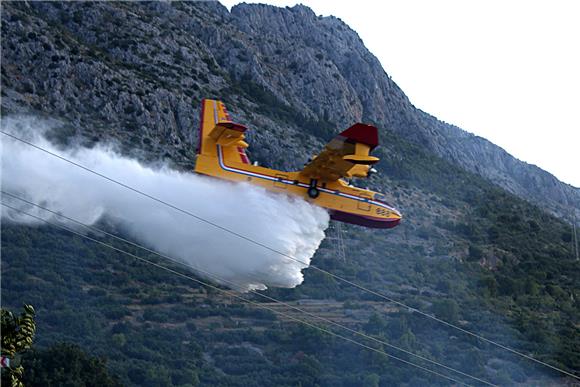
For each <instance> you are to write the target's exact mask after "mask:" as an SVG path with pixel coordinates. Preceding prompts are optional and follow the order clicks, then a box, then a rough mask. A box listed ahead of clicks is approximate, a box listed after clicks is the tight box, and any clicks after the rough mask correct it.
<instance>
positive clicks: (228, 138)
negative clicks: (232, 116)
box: [209, 121, 248, 148]
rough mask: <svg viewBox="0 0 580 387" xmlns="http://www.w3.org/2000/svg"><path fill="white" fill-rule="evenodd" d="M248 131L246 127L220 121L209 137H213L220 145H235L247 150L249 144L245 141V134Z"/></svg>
mask: <svg viewBox="0 0 580 387" xmlns="http://www.w3.org/2000/svg"><path fill="white" fill-rule="evenodd" d="M246 130H247V128H246V127H245V126H244V125H240V124H236V123H234V122H231V121H220V122H218V123H217V125H216V126H215V128H213V129H212V131H211V132H210V133H209V137H211V138H212V139H213V140H214V141H215V142H216V143H217V144H218V145H222V146H230V145H235V146H240V147H242V148H247V147H248V144H247V143H246V142H245V141H244V138H245V136H244V132H245V131H246Z"/></svg>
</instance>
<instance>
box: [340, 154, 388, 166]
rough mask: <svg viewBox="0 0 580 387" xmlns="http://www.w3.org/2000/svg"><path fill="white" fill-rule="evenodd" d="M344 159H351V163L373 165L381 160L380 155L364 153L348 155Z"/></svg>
mask: <svg viewBox="0 0 580 387" xmlns="http://www.w3.org/2000/svg"><path fill="white" fill-rule="evenodd" d="M342 159H343V160H346V161H350V162H351V163H355V164H363V165H373V164H375V163H377V162H378V161H379V158H378V157H374V156H363V155H346V156H344V157H343V158H342Z"/></svg>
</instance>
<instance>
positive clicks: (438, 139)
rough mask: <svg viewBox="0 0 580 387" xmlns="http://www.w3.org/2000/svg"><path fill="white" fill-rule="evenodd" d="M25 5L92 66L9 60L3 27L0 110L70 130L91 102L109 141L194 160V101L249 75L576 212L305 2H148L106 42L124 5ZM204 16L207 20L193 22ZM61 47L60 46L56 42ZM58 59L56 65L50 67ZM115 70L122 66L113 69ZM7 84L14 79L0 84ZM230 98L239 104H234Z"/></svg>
mask: <svg viewBox="0 0 580 387" xmlns="http://www.w3.org/2000/svg"><path fill="white" fill-rule="evenodd" d="M25 4H26V5H23V7H28V9H30V10H31V11H32V12H37V13H41V14H42V15H41V18H40V20H42V22H41V23H44V24H45V28H58V30H59V31H61V32H63V36H61V40H62V39H63V38H65V39H66V38H72V40H73V41H74V40H76V41H77V43H80V44H81V45H82V46H84V47H85V48H86V52H85V53H84V54H83V53H81V54H82V56H81V58H82V57H83V56H85V55H86V54H89V57H92V58H94V59H97V61H96V62H95V61H93V60H89V61H87V62H84V63H79V62H77V63H75V60H74V58H75V55H74V54H73V56H72V57H69V56H68V55H63V57H62V58H60V57H59V55H58V51H59V46H58V45H55V42H53V43H52V44H51V43H47V42H44V43H43V46H44V48H43V49H44V50H45V51H47V52H52V50H54V51H55V53H53V54H52V55H50V56H47V57H46V58H43V59H42V60H41V61H40V63H38V62H39V59H41V58H38V55H37V58H36V60H35V59H34V58H30V59H31V62H32V63H30V64H28V66H29V67H28V69H26V68H23V67H22V64H13V63H10V60H11V59H12V58H13V57H14V53H13V50H12V47H13V46H14V42H12V39H11V38H10V36H11V35H12V34H11V33H10V31H4V36H5V37H7V38H6V39H4V40H5V41H6V42H5V43H6V44H5V48H4V50H3V60H4V63H5V66H4V69H5V71H4V72H3V74H2V76H3V80H4V88H3V89H8V90H4V92H3V93H4V95H3V102H2V109H3V111H5V112H22V111H23V110H30V111H42V112H50V111H52V112H54V113H55V114H56V115H57V116H60V117H63V118H65V119H69V120H70V121H71V124H72V125H73V126H74V125H77V124H81V123H82V122H81V121H82V120H85V121H86V120H87V115H85V116H84V117H80V116H78V113H77V114H76V116H75V113H74V112H72V111H69V112H67V111H66V110H67V106H68V109H69V110H70V109H71V108H72V107H73V106H77V105H79V104H80V106H79V109H78V110H79V111H87V108H89V106H94V107H98V108H97V110H94V108H93V111H92V113H91V115H92V116H97V117H98V116H101V117H102V118H106V119H107V120H112V121H113V122H114V121H117V122H118V124H117V125H124V126H125V127H124V128H123V127H119V129H118V130H115V132H116V133H115V137H119V134H123V135H122V137H128V136H132V134H131V132H135V131H139V130H141V131H145V132H148V131H151V130H153V131H152V132H151V134H153V133H154V132H160V133H165V134H166V135H168V136H169V137H170V141H169V142H170V143H173V144H174V145H176V147H178V148H181V149H180V151H181V152H182V155H178V154H176V150H174V149H167V147H160V148H164V149H159V150H158V152H160V153H168V154H169V155H171V156H172V158H173V159H179V158H180V157H181V156H183V153H187V154H188V155H189V156H188V157H191V155H192V151H191V150H188V149H184V148H185V147H186V146H189V147H191V148H193V147H194V144H195V143H196V138H195V136H196V135H197V134H196V131H195V129H194V128H195V127H196V125H197V124H198V122H197V120H198V117H197V112H195V111H193V109H192V105H197V104H198V103H199V100H200V99H201V98H203V97H218V98H219V97H222V98H224V97H227V93H228V90H229V89H228V85H231V84H232V82H233V83H234V84H238V85H239V84H244V83H247V82H248V81H250V82H251V83H253V84H255V85H258V86H259V87H261V88H263V89H264V90H265V91H266V92H267V93H268V94H270V95H269V96H268V97H271V99H275V100H276V101H275V103H276V104H278V105H279V106H280V107H281V108H282V109H285V108H291V109H292V110H294V111H299V112H300V114H302V115H303V116H304V118H305V119H306V120H310V121H312V122H313V123H317V122H318V123H325V125H326V126H333V127H339V128H341V127H342V128H344V127H348V126H350V125H351V124H352V123H353V122H356V121H369V122H373V123H375V124H377V125H378V126H379V127H385V128H389V129H391V130H393V131H395V132H396V133H398V134H400V135H402V136H403V137H404V138H406V139H408V140H410V141H412V142H415V143H417V144H420V145H422V146H425V147H426V148H427V149H429V150H431V151H432V152H434V153H435V154H436V155H438V156H440V157H443V158H445V159H447V160H449V161H451V162H452V163H454V164H457V165H459V166H461V167H462V168H464V169H466V170H469V171H471V172H474V173H477V174H479V175H481V176H483V177H485V178H487V179H488V180H490V181H492V182H494V183H495V184H497V185H499V186H501V187H503V188H504V189H507V190H508V191H510V192H512V193H515V194H517V195H518V196H520V197H524V198H526V199H527V200H530V201H531V202H533V203H535V204H538V205H540V206H541V207H543V208H546V209H547V210H549V211H550V212H552V213H554V214H556V215H558V216H560V217H562V218H564V219H567V220H568V221H570V220H571V219H572V218H573V211H574V210H575V211H576V213H577V217H578V218H580V189H578V188H575V187H572V186H570V185H567V184H565V183H562V182H560V181H558V180H557V179H556V178H555V177H554V176H553V175H551V174H549V173H548V172H545V171H543V170H541V169H540V168H538V167H534V166H531V165H529V164H526V163H524V162H522V161H519V160H517V159H516V158H514V157H513V156H511V155H509V153H507V152H506V151H504V150H503V149H501V148H500V147H498V146H496V145H494V144H492V143H491V142H489V141H488V140H485V139H483V138H480V137H478V136H475V135H472V134H470V133H468V132H466V131H464V130H462V129H460V128H458V127H456V126H454V125H450V124H447V123H444V122H442V121H439V120H438V119H437V118H435V117H433V116H431V115H429V114H428V113H425V112H423V111H422V110H420V109H417V108H416V107H415V106H414V105H413V104H412V103H411V102H410V101H409V99H408V97H407V96H406V95H405V94H404V92H403V91H402V90H401V89H400V88H399V87H398V86H397V85H396V83H395V82H393V81H392V79H391V78H390V77H389V76H388V74H386V72H385V71H384V69H383V68H382V66H381V64H380V62H379V61H378V59H377V58H376V57H375V56H374V55H373V54H372V53H370V52H369V51H368V50H367V49H366V47H365V46H364V44H363V42H362V40H361V39H360V37H359V36H358V34H357V33H356V32H355V31H353V30H352V29H350V28H349V27H348V26H347V25H346V24H345V23H343V22H342V21H341V20H340V19H337V18H335V17H330V16H329V17H320V16H316V15H315V14H314V12H313V11H312V10H311V9H310V8H308V7H306V6H302V5H299V6H295V7H291V8H290V7H287V8H276V7H273V6H268V5H256V4H239V5H236V6H234V7H232V9H231V12H229V11H228V10H227V9H226V8H225V7H224V6H223V5H221V4H219V3H203V4H198V5H196V6H195V7H193V6H186V5H183V4H178V5H171V4H167V3H149V4H147V5H144V6H143V7H141V8H140V9H134V10H133V11H134V12H135V15H137V14H138V13H147V14H148V15H147V18H149V20H150V21H151V23H150V25H148V26H146V27H143V26H141V25H140V26H137V24H138V23H137V24H135V28H137V27H138V29H137V30H136V31H139V32H137V33H135V34H134V35H133V36H131V35H126V36H125V37H124V38H120V39H114V40H110V37H107V35H106V34H105V32H106V31H105V29H104V26H108V28H119V26H120V25H121V24H120V23H121V20H120V16H122V14H123V13H124V12H126V11H127V7H125V6H124V5H121V4H118V3H115V4H114V5H110V6H107V7H102V8H103V10H104V11H105V12H95V10H94V9H93V10H91V9H90V8H89V7H77V8H74V7H63V6H51V5H48V4H46V3H31V4H27V3H25ZM80 12H82V24H83V28H82V29H81V28H79V26H80V24H79V22H80V21H81V15H80ZM160 17H164V18H167V20H170V22H169V24H168V25H171V31H172V34H171V39H169V35H167V33H166V32H164V31H163V27H162V26H161V25H159V24H158V23H159V22H160V20H161V19H160ZM201 18H206V19H208V22H207V23H206V22H201ZM133 19H135V18H133ZM133 19H130V20H128V25H127V26H126V28H127V30H129V28H132V27H131V25H132V24H134V23H136V20H133ZM40 20H39V21H40ZM61 22H62V24H59V23H61ZM156 23H157V24H156ZM5 27H6V25H5ZM25 29H26V26H25ZM32 33H34V32H32ZM45 38H46V37H45ZM45 40H46V39H45ZM70 43H72V41H71V42H70ZM62 44H64V45H65V46H66V45H67V43H66V42H64V41H63V42H62V43H61V46H62ZM55 46H56V47H55ZM47 47H49V49H48V50H47V49H46V48H47ZM133 48H135V49H133ZM27 54H29V53H27ZM77 54H78V53H77ZM69 55H70V54H69ZM25 58H26V55H25V56H24V57H23V59H25ZM71 59H73V60H72V61H71ZM77 60H78V59H77ZM103 60H104V61H103ZM63 61H64V62H65V63H63ZM99 62H100V63H99ZM57 64H58V66H59V67H58V68H55V66H56V65H57ZM39 65H40V68H46V69H47V70H48V72H49V73H52V74H51V79H50V80H48V81H47V80H45V79H43V78H44V77H43V76H40V74H38V73H37V74H36V75H34V71H37V70H33V73H30V72H29V69H31V68H33V69H37V68H38V66H39ZM103 66H104V67H103ZM112 66H114V67H112ZM119 66H121V67H120V69H119V70H113V71H110V70H112V69H114V68H115V67H119ZM159 66H164V67H163V68H160V67H159ZM14 67H16V68H18V67H21V68H19V69H18V70H20V73H21V74H26V73H27V72H28V75H27V77H28V78H27V77H24V78H23V79H21V80H19V79H15V76H17V73H15V72H8V71H6V69H7V68H14ZM51 67H52V68H51ZM129 73H133V74H134V75H136V77H135V76H133V75H131V77H132V79H131V80H130V81H127V80H126V78H127V76H128V74H129ZM147 73H148V74H158V76H159V79H157V80H155V79H150V75H147ZM71 75H73V76H74V77H75V78H76V79H77V80H76V81H75V83H74V84H71V83H70V82H66V81H64V82H65V83H64V84H63V80H66V79H69V78H70V76H71ZM61 77H62V79H63V80H61ZM88 78H93V79H88ZM124 78H125V79H124ZM156 81H157V82H159V81H161V82H162V84H163V85H164V88H163V89H165V90H163V89H159V88H158V87H156V86H154V85H155V82H156ZM79 82H80V84H79ZM104 82H106V83H107V84H103V83H104ZM112 82H115V83H116V82H120V83H121V84H120V85H119V87H118V91H117V92H116V93H114V94H113V95H111V96H109V97H112V98H113V100H111V98H109V99H107V97H108V96H107V94H106V92H105V89H106V88H110V87H111V85H109V84H110V83H112ZM59 83H61V85H58V84H59ZM83 83H84V84H83ZM14 84H16V85H18V84H20V85H18V86H17V87H6V86H8V85H14ZM49 85H50V86H49ZM115 86H116V85H115ZM220 89H221V90H222V91H223V94H222V95H219V94H218V95H216V94H215V90H220ZM38 90H42V92H43V93H47V94H48V95H47V97H48V98H43V99H44V100H39V101H35V97H36V96H38V93H37V92H36V91H38ZM91 90H92V92H91ZM170 90H179V92H178V93H173V92H171V91H170ZM135 91H139V92H138V93H135ZM253 91H254V92H255V90H253ZM63 92H64V94H63ZM67 94H68V95H67ZM71 94H72V96H71ZM43 97H44V96H43ZM51 100H52V101H51ZM228 102H229V103H230V104H232V106H231V109H230V110H232V111H238V112H239V113H238V117H239V119H240V120H242V121H244V122H246V123H251V124H253V125H255V126H256V127H258V128H259V127H260V126H262V125H265V126H270V127H272V126H274V127H275V126H280V122H271V119H268V118H267V117H263V114H261V112H260V111H256V110H255V108H251V107H250V106H251V105H252V104H251V103H249V101H243V100H240V99H239V98H237V100H236V99H234V100H232V101H228ZM238 102H239V103H240V104H241V105H240V106H236V105H238ZM87 104H88V105H87ZM162 105H163V106H162ZM99 110H101V111H99ZM140 113H145V114H140ZM71 114H72V116H71ZM95 118H96V117H95ZM286 126H288V125H286ZM291 126H292V127H286V128H285V132H286V133H287V135H288V136H293V135H296V134H297V131H300V125H296V124H294V125H291ZM127 127H128V128H127ZM128 129H129V130H128ZM131 129H132V130H131ZM95 135H97V136H98V134H95ZM254 135H255V136H256V137H257V141H256V142H255V144H256V145H257V146H260V145H261V142H260V141H259V139H260V136H261V135H263V134H258V133H254ZM122 140H125V141H126V139H122ZM270 140H271V139H270ZM276 141H278V142H280V141H281V142H282V143H283V142H284V140H276ZM383 141H385V139H383ZM387 141H388V140H387ZM322 144H323V142H319V143H318V145H319V146H320V145H322ZM254 149H255V147H254ZM313 151H314V150H313ZM258 152H259V151H258ZM304 158H305V157H300V159H304ZM182 161H184V162H185V159H183V160H182ZM293 164H295V163H293ZM293 166H295V165H293Z"/></svg>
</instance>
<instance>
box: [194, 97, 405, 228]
mask: <svg viewBox="0 0 580 387" xmlns="http://www.w3.org/2000/svg"><path fill="white" fill-rule="evenodd" d="M246 130H247V128H246V127H245V126H243V125H240V124H237V123H234V122H232V121H231V120H230V117H229V114H228V112H227V110H226V107H225V105H224V104H223V103H222V102H221V101H217V100H211V99H205V100H203V101H202V108H201V124H200V133H199V144H198V150H197V153H198V157H197V161H196V165H195V172H197V173H200V174H204V175H208V176H213V177H217V178H220V179H225V180H231V181H247V182H250V183H252V184H257V185H260V186H262V187H264V188H266V189H268V190H270V191H274V192H283V193H288V194H292V195H297V196H300V197H302V198H304V199H305V200H308V201H310V202H312V203H314V204H316V205H318V206H320V207H324V208H326V209H327V210H328V211H329V212H330V216H331V218H332V219H334V220H337V221H341V222H346V223H352V224H358V225H361V226H365V227H372V228H392V227H395V226H396V225H398V224H399V222H400V221H401V213H400V212H399V211H397V210H396V209H395V208H393V207H392V206H391V205H389V204H388V203H387V202H386V201H385V197H384V195H382V194H380V193H378V192H373V191H370V190H366V189H362V188H357V187H354V186H352V185H349V184H348V183H347V182H346V181H345V180H344V179H345V178H351V177H368V176H369V174H370V173H371V172H372V165H373V164H375V163H376V162H378V161H379V159H378V158H377V157H374V156H370V152H371V151H372V150H373V149H374V148H375V147H376V146H377V145H378V144H379V137H378V130H377V128H376V127H374V126H372V125H366V124H361V123H357V124H354V125H353V126H351V127H350V128H348V129H346V130H344V131H343V132H341V133H340V134H338V135H337V136H336V137H334V138H333V139H332V140H331V141H330V142H329V143H328V144H327V145H326V146H325V148H324V150H323V151H322V152H321V153H320V154H318V155H317V156H316V157H314V158H313V159H312V160H311V161H310V162H309V163H308V164H306V166H305V167H304V169H302V170H301V171H296V172H284V171H278V170H275V169H270V168H264V167H261V166H258V165H252V163H250V160H249V159H248V156H247V155H246V151H245V150H246V148H247V147H248V144H247V143H246V142H245V141H244V139H245V135H244V133H245V132H246Z"/></svg>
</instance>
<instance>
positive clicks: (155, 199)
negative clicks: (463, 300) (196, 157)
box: [0, 130, 580, 380]
mask: <svg viewBox="0 0 580 387" xmlns="http://www.w3.org/2000/svg"><path fill="white" fill-rule="evenodd" d="M0 133H2V134H4V135H5V136H8V137H11V138H13V139H15V140H17V141H20V142H22V143H24V144H27V145H29V146H31V147H33V148H36V149H38V150H40V151H42V152H44V153H47V154H49V155H51V156H54V157H56V158H58V159H61V160H62V161H65V162H67V163H69V164H72V165H74V166H76V167H78V168H81V169H83V170H85V171H87V172H90V173H92V174H94V175H97V176H99V177H101V178H103V179H105V180H108V181H110V182H112V183H115V184H117V185H120V186H121V187H124V188H126V189H128V190H130V191H133V192H135V193H137V194H139V195H142V196H144V197H146V198H149V199H151V200H153V201H156V202H158V203H161V204H163V205H165V206H167V207H169V208H172V209H174V210H176V211H178V212H181V213H183V214H186V215H189V216H191V217H193V218H195V219H197V220H199V221H201V222H204V223H206V224H209V225H211V226H213V227H215V228H217V229H219V230H222V231H224V232H227V233H228V234H231V235H234V236H236V237H238V238H240V239H243V240H245V241H248V242H250V243H252V244H254V245H257V246H260V247H262V248H265V249H267V250H269V251H272V252H274V253H276V254H279V255H281V256H283V257H286V258H288V259H290V260H293V261H295V262H298V263H301V264H303V265H306V266H308V265H309V263H308V262H304V261H301V260H299V259H297V258H295V257H292V256H291V255H288V254H286V253H284V252H282V251H279V250H276V249H274V248H272V247H270V246H268V245H266V244H264V243H261V242H259V241H256V240H253V239H251V238H249V237H247V236H244V235H242V234H240V233H238V232H236V231H233V230H230V229H228V228H226V227H224V226H220V225H219V224H217V223H214V222H212V221H210V220H207V219H205V218H202V217H201V216H199V215H195V214H194V213H192V212H190V211H188V210H184V209H182V208H179V207H177V206H175V205H173V204H171V203H168V202H166V201H164V200H162V199H159V198H157V197H155V196H152V195H150V194H148V193H146V192H143V191H141V190H139V189H137V188H134V187H131V186H129V185H127V184H125V183H122V182H120V181H118V180H115V179H113V178H111V177H108V176H106V175H103V174H102V173H99V172H97V171H94V170H92V169H90V168H88V167H85V166H84V165H82V164H79V163H77V162H74V161H72V160H69V159H67V158H65V157H63V156H61V155H59V154H56V153H54V152H51V151H49V150H47V149H45V148H42V147H40V146H38V145H36V144H34V143H32V142H30V141H27V140H24V139H22V138H20V137H17V136H15V135H13V134H11V133H8V132H5V131H2V130H0ZM310 268H312V269H314V270H317V271H319V272H321V273H324V274H326V275H329V276H331V277H332V278H334V279H336V280H338V281H341V282H344V283H346V284H348V285H351V286H353V287H355V288H357V289H359V290H362V291H364V292H366V293H369V294H372V295H374V296H377V297H379V298H382V299H384V300H386V301H389V302H392V303H393V304H396V305H399V306H402V307H404V308H406V309H407V310H408V311H410V312H414V313H417V314H420V315H421V316H424V317H427V318H429V319H432V320H434V321H437V322H438V323H440V324H443V325H445V326H448V327H450V328H454V329H456V330H458V331H460V332H463V333H465V334H467V335H470V336H472V337H475V338H478V339H480V340H482V341H484V342H486V343H489V344H492V345H494V346H496V347H498V348H501V349H503V350H506V351H509V352H511V353H513V354H515V355H518V356H521V357H524V358H526V359H528V360H530V361H533V362H535V363H538V364H541V365H543V366H545V367H549V368H551V369H553V370H555V371H558V372H561V373H563V374H566V375H568V376H570V377H573V378H574V379H577V380H580V377H578V376H576V375H574V374H572V373H570V372H568V371H565V370H563V369H561V368H558V367H555V366H553V365H551V364H548V363H546V362H543V361H541V360H538V359H536V358H534V357H532V356H529V355H526V354H525V353H523V352H520V351H517V350H515V349H512V348H509V347H507V346H505V345H503V344H500V343H498V342H496V341H493V340H491V339H488V338H486V337H484V336H482V335H479V334H477V333H474V332H471V331H468V330H467V329H464V328H461V327H460V326H457V325H455V324H452V323H450V322H447V321H445V320H442V319H440V318H438V317H435V316H432V315H430V314H428V313H426V312H423V311H421V310H419V309H417V308H413V307H412V306H409V305H406V304H404V303H402V302H401V301H397V300H395V299H393V298H390V297H388V296H386V295H384V294H382V293H379V292H377V291H374V290H372V289H369V288H366V287H364V286H362V285H359V284H357V283H356V282H352V281H350V280H348V279H346V278H344V277H341V276H339V275H336V274H333V273H331V272H329V271H327V270H324V269H322V268H319V267H318V266H316V265H313V264H310Z"/></svg>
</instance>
